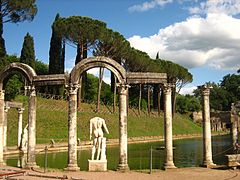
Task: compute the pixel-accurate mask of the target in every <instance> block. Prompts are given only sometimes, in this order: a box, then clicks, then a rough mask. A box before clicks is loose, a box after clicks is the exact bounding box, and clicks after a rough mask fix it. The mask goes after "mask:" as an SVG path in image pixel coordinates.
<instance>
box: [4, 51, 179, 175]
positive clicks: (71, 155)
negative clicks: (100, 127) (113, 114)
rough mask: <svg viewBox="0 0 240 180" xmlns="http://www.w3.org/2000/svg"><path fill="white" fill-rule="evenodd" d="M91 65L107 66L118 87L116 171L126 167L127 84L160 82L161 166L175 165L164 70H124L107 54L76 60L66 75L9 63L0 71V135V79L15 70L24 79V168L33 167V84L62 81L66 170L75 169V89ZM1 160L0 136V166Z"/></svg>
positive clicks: (57, 83)
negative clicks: (65, 108) (65, 106)
mask: <svg viewBox="0 0 240 180" xmlns="http://www.w3.org/2000/svg"><path fill="white" fill-rule="evenodd" d="M94 67H103V68H107V69H109V70H110V71H111V72H113V73H114V74H115V76H116V77H117V81H118V90H119V132H120V133H119V148H120V151H119V165H118V169H119V170H123V171H125V170H127V169H129V167H128V160H127V159H128V157H127V146H128V145H127V96H128V88H129V85H130V84H148V83H149V84H150V83H151V84H160V85H161V86H162V88H163V90H164V98H165V101H164V102H165V105H164V107H165V108H164V132H165V136H164V138H165V165H164V166H165V168H166V169H168V168H175V166H174V163H173V146H172V104H171V91H172V87H173V86H172V84H169V83H168V82H167V74H165V73H136V72H134V73H133V72H126V71H125V69H124V68H123V67H122V66H121V65H120V64H118V63H117V62H116V61H114V60H112V59H110V58H107V57H102V56H100V57H90V58H86V59H84V60H82V61H81V62H79V63H78V64H77V65H76V66H75V67H74V68H73V69H72V71H71V73H70V76H66V75H64V74H60V75H37V74H36V73H35V71H34V70H33V69H32V68H31V67H30V66H28V65H26V64H22V63H12V64H10V65H9V66H7V67H6V68H4V69H3V70H2V71H1V72H0V137H2V134H3V120H4V90H3V82H4V80H5V79H6V78H7V77H8V76H9V75H11V74H12V73H15V72H19V73H21V74H22V75H23V76H24V77H25V78H26V80H27V87H28V88H27V90H28V96H29V102H28V107H29V110H28V147H27V164H26V167H27V168H31V167H34V166H36V160H35V146H36V103H37V102H36V90H35V87H36V86H42V85H60V84H63V85H65V87H66V90H67V92H68V96H69V97H68V103H69V109H68V166H67V168H66V170H70V171H76V170H79V167H78V165H77V131H76V129H77V128H76V126H77V90H78V88H79V87H80V84H79V81H80V78H81V75H82V73H83V72H85V71H87V70H88V69H91V68H94ZM2 164H4V162H3V138H0V165H2Z"/></svg>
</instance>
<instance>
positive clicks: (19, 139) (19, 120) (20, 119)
mask: <svg viewBox="0 0 240 180" xmlns="http://www.w3.org/2000/svg"><path fill="white" fill-rule="evenodd" d="M23 111H24V108H19V109H18V148H19V147H20V145H21V137H22V117H23Z"/></svg>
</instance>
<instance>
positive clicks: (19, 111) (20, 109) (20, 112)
mask: <svg viewBox="0 0 240 180" xmlns="http://www.w3.org/2000/svg"><path fill="white" fill-rule="evenodd" d="M17 110H18V114H22V113H23V111H24V110H25V108H18V109H17Z"/></svg>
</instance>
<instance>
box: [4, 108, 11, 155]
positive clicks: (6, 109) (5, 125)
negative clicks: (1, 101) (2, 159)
mask: <svg viewBox="0 0 240 180" xmlns="http://www.w3.org/2000/svg"><path fill="white" fill-rule="evenodd" d="M9 109H10V107H5V108H4V122H3V151H7V121H8V119H7V114H8V110H9Z"/></svg>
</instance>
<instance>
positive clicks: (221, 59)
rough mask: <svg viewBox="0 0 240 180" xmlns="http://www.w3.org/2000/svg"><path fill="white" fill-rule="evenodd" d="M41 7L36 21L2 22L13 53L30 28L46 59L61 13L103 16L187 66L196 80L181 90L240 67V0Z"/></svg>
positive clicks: (71, 55) (69, 62) (97, 1)
mask: <svg viewBox="0 0 240 180" xmlns="http://www.w3.org/2000/svg"><path fill="white" fill-rule="evenodd" d="M37 6H38V14H37V15H36V17H35V19H34V20H33V21H32V22H24V23H19V24H10V23H8V24H4V39H5V43H6V49H7V52H8V53H9V54H16V55H18V56H19V55H20V52H21V48H22V43H23V38H24V36H25V35H26V33H27V32H29V33H30V34H31V35H32V36H33V38H34V42H35V54H36V57H37V59H39V60H42V61H43V62H45V63H48V59H49V57H48V54H49V44H50V38H51V24H52V22H53V20H54V18H55V16H56V14H57V13H60V15H61V16H63V17H67V16H73V15H79V16H88V17H91V18H94V19H98V20H101V21H104V22H106V23H107V26H108V27H109V28H112V29H113V30H114V31H118V32H120V33H121V34H122V35H124V37H125V38H126V39H128V40H129V42H130V44H131V46H133V47H135V48H137V49H140V50H142V51H145V52H147V53H148V54H149V55H150V56H151V57H152V58H154V57H155V56H156V53H157V52H158V51H159V52H160V58H163V59H167V60H172V61H173V62H176V63H179V64H180V65H182V66H184V67H186V68H189V70H190V72H191V73H192V74H193V77H194V81H193V83H191V84H189V85H187V86H186V87H185V88H184V90H183V91H182V92H183V93H184V92H189V91H190V90H192V89H193V88H195V87H196V86H198V85H201V84H203V83H205V82H208V81H214V82H217V83H218V82H219V81H220V80H221V79H222V77H223V76H224V75H226V74H228V73H235V72H236V71H237V69H238V68H240V60H239V59H238V57H240V51H239V50H240V49H239V48H240V34H239V32H240V19H239V15H240V1H239V0H201V1H200V0H37ZM75 56H76V49H75V48H73V47H71V46H67V49H66V65H65V66H66V68H67V70H70V69H71V68H72V66H73V64H74V60H75ZM92 73H96V70H93V71H92ZM105 76H108V74H106V75H105ZM107 81H109V79H108V80H107Z"/></svg>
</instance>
